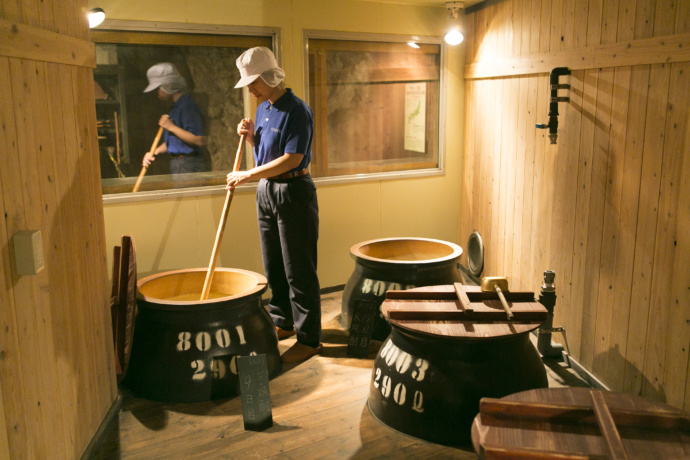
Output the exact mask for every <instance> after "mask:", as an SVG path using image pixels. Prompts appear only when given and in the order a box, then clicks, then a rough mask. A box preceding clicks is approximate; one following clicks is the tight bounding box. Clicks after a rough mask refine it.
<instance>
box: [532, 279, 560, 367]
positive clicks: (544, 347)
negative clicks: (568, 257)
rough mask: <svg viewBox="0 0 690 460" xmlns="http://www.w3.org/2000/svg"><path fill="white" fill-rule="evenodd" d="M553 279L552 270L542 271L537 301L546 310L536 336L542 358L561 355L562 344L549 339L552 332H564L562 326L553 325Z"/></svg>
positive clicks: (554, 297)
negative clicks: (544, 317)
mask: <svg viewBox="0 0 690 460" xmlns="http://www.w3.org/2000/svg"><path fill="white" fill-rule="evenodd" d="M555 279H556V273H554V272H553V271H552V270H546V271H545V272H544V283H543V284H542V285H541V294H539V303H541V304H542V305H543V306H544V307H545V308H546V311H547V312H548V313H547V315H546V321H544V324H542V325H541V327H540V328H539V335H538V336H537V350H539V353H541V355H542V356H543V357H544V358H556V357H562V356H563V345H561V344H560V343H553V342H552V341H551V333H552V332H562V333H565V330H564V329H563V328H562V327H558V328H555V327H553V310H554V307H555V306H556V285H555V283H554V280H555Z"/></svg>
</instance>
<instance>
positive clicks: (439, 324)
mask: <svg viewBox="0 0 690 460" xmlns="http://www.w3.org/2000/svg"><path fill="white" fill-rule="evenodd" d="M503 295H504V296H505V298H506V301H507V302H508V303H509V304H510V311H511V313H512V314H513V319H512V320H511V321H510V322H509V321H508V318H507V315H506V311H505V309H504V308H503V306H502V304H501V301H500V299H499V294H498V293H496V292H495V291H482V290H481V289H480V287H479V286H465V285H462V284H460V283H455V284H452V285H442V286H427V287H421V288H415V289H409V290H405V291H395V290H391V291H388V292H387V293H386V300H385V301H384V302H383V304H382V305H381V311H382V312H383V313H384V315H385V317H386V319H387V320H388V321H389V322H390V323H391V325H394V326H399V327H402V328H405V329H412V330H417V331H419V332H425V333H431V334H434V335H445V336H455V337H495V336H501V335H512V334H517V333H523V332H526V331H529V330H533V329H535V328H536V327H538V326H539V325H540V324H541V323H543V322H544V321H545V320H546V317H547V314H548V311H547V310H546V308H545V307H544V306H543V305H541V304H540V303H539V302H537V301H536V300H535V297H534V293H533V292H518V291H510V292H504V293H503Z"/></svg>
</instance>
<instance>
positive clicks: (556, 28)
mask: <svg viewBox="0 0 690 460" xmlns="http://www.w3.org/2000/svg"><path fill="white" fill-rule="evenodd" d="M550 29H551V30H550V37H549V50H551V51H557V50H560V49H561V48H562V47H563V40H562V38H563V0H553V1H552V2H551V27H550Z"/></svg>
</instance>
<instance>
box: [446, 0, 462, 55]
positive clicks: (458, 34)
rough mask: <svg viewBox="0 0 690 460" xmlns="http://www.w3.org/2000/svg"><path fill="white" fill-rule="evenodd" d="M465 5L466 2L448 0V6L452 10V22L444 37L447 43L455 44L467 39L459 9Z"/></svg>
mask: <svg viewBox="0 0 690 460" xmlns="http://www.w3.org/2000/svg"><path fill="white" fill-rule="evenodd" d="M464 7H465V2H446V8H448V9H449V10H450V17H451V24H450V29H449V30H448V32H446V36H445V37H443V38H444V40H445V41H446V43H448V44H449V45H452V46H455V45H459V44H460V43H462V41H463V40H464V39H465V36H464V35H463V33H462V31H461V28H460V27H461V24H460V23H461V22H462V21H461V20H460V19H458V18H459V16H460V15H459V13H458V11H459V10H462V9H463V8H464Z"/></svg>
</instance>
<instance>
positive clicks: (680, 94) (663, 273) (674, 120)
mask: <svg viewBox="0 0 690 460" xmlns="http://www.w3.org/2000/svg"><path fill="white" fill-rule="evenodd" d="M670 67H671V71H670V73H671V75H670V78H671V80H670V85H669V89H668V92H669V102H668V106H667V111H666V114H665V118H666V128H665V133H664V146H663V159H662V163H661V183H660V196H659V206H658V220H657V228H656V247H655V248H654V269H653V275H652V286H651V298H650V300H651V305H650V316H649V327H648V329H647V348H646V351H645V367H644V370H643V372H644V375H645V380H644V386H643V388H642V394H643V395H644V394H652V395H654V394H659V393H660V392H664V393H666V392H667V391H668V390H667V388H666V387H667V384H666V381H665V379H664V375H665V374H666V370H665V368H664V365H665V362H666V356H667V354H669V353H681V354H682V349H675V350H668V349H667V345H666V344H667V339H668V331H669V317H670V316H671V308H672V307H673V306H674V299H673V298H672V295H671V292H672V290H673V285H672V284H671V283H672V281H673V268H674V262H675V258H676V245H677V242H678V235H677V233H676V230H677V229H676V221H677V218H678V207H679V184H680V182H681V176H680V171H681V170H682V167H683V147H684V145H685V127H684V126H683V124H684V121H685V120H687V119H688V115H689V113H688V104H690V100H688V92H689V90H690V85H688V75H689V74H688V69H689V67H688V66H687V64H673V65H671V66H670ZM685 231H686V232H687V229H686V230H685ZM676 371H677V369H676ZM669 386H672V387H674V386H675V388H679V387H680V386H684V385H682V380H681V379H676V381H675V385H674V384H670V383H669ZM679 393H680V392H679V391H678V390H676V391H675V401H676V404H678V403H679V402H680V400H679V399H678V394H679Z"/></svg>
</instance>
